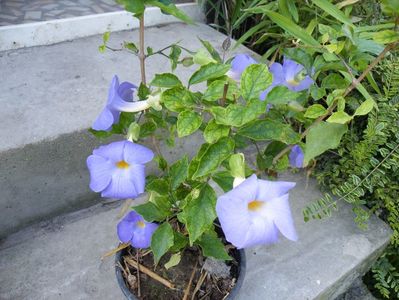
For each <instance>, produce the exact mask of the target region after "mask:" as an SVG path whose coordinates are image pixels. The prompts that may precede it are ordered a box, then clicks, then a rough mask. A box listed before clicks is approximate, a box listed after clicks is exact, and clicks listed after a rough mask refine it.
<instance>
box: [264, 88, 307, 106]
mask: <svg viewBox="0 0 399 300" xmlns="http://www.w3.org/2000/svg"><path fill="white" fill-rule="evenodd" d="M300 95H301V94H300V93H298V92H294V91H291V90H290V89H289V88H287V87H286V86H283V85H278V86H275V87H274V88H273V89H272V90H271V91H270V92H269V93H268V94H267V96H266V99H265V101H266V102H267V103H271V104H287V103H288V102H290V101H293V100H295V99H297V98H298V97H299V96H300Z"/></svg>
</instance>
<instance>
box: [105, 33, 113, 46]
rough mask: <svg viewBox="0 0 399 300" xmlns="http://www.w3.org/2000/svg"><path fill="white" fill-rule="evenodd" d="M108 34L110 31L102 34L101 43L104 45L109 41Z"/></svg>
mask: <svg viewBox="0 0 399 300" xmlns="http://www.w3.org/2000/svg"><path fill="white" fill-rule="evenodd" d="M110 34H111V32H110V31H107V32H104V34H103V42H104V45H105V44H106V43H107V42H108V41H109V36H110Z"/></svg>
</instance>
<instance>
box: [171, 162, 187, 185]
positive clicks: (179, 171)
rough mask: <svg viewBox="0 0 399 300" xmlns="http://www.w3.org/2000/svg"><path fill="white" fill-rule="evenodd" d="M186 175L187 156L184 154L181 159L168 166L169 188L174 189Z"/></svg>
mask: <svg viewBox="0 0 399 300" xmlns="http://www.w3.org/2000/svg"><path fill="white" fill-rule="evenodd" d="M187 176H188V158H187V155H184V156H183V158H182V159H180V160H178V161H177V162H175V163H174V164H173V165H171V166H170V170H169V177H170V188H171V189H172V190H175V189H176V188H177V187H178V186H179V185H180V184H181V183H183V182H184V181H185V180H186V179H187Z"/></svg>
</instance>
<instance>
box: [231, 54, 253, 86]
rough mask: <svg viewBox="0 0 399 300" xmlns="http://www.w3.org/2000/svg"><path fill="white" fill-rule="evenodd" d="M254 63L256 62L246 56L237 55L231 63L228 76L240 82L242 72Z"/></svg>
mask: <svg viewBox="0 0 399 300" xmlns="http://www.w3.org/2000/svg"><path fill="white" fill-rule="evenodd" d="M256 63H257V62H256V60H254V59H253V58H252V57H251V56H249V55H248V54H238V55H236V56H235V57H234V59H233V60H232V61H231V69H230V71H229V76H230V77H231V78H233V79H234V80H240V78H241V74H242V72H244V70H245V69H246V68H247V67H248V66H249V65H252V64H256Z"/></svg>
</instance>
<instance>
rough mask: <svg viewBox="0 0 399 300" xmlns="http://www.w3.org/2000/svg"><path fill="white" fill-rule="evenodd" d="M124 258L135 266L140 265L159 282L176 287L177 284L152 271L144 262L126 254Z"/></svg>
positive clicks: (172, 287) (141, 268)
mask: <svg viewBox="0 0 399 300" xmlns="http://www.w3.org/2000/svg"><path fill="white" fill-rule="evenodd" d="M124 259H125V261H126V262H127V263H128V264H129V265H130V266H132V267H133V268H137V266H138V265H140V271H141V272H143V273H145V274H147V275H148V276H150V277H151V278H152V279H155V280H156V281H158V282H159V283H162V284H163V285H164V286H166V287H167V288H170V289H172V290H173V289H175V285H174V284H173V283H171V282H170V281H169V280H166V279H165V278H163V277H161V276H159V275H158V274H157V273H155V272H153V271H151V270H150V269H148V268H146V267H144V266H143V265H142V264H139V263H138V262H137V261H136V260H134V259H133V258H129V257H126V256H125V257H124Z"/></svg>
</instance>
